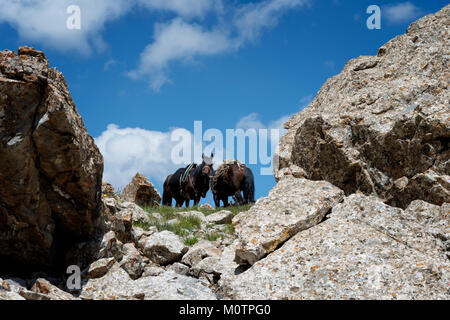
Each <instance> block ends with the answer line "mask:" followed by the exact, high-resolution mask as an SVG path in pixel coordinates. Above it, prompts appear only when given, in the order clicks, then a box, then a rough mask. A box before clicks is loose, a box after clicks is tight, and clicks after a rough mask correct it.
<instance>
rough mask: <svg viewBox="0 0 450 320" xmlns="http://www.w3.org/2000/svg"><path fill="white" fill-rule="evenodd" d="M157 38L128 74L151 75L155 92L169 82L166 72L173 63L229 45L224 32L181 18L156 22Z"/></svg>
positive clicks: (225, 47)
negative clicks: (203, 27) (209, 29)
mask: <svg viewBox="0 0 450 320" xmlns="http://www.w3.org/2000/svg"><path fill="white" fill-rule="evenodd" d="M154 38H155V40H154V42H153V43H152V44H150V45H148V46H147V47H146V48H145V50H144V51H143V52H142V54H141V58H140V63H139V66H138V68H137V69H136V70H134V71H131V72H130V73H129V76H130V77H132V78H134V79H137V78H140V77H142V76H149V77H150V84H151V87H152V88H153V89H154V90H156V91H158V90H159V89H160V88H161V86H162V85H164V84H165V83H166V82H168V81H169V80H168V78H167V77H166V73H165V72H166V69H167V67H168V64H169V63H170V62H172V61H176V60H186V59H192V58H194V57H195V56H199V55H202V56H207V55H214V54H218V53H220V52H223V51H225V50H227V49H228V48H229V47H230V43H229V39H228V38H227V36H226V35H225V34H224V33H223V32H222V31H220V30H211V31H205V30H203V29H202V27H201V26H200V25H198V24H188V23H186V22H184V21H183V20H181V19H180V18H176V19H174V20H172V21H171V22H170V23H167V24H158V25H156V26H155V36H154Z"/></svg>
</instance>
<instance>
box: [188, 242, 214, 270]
mask: <svg viewBox="0 0 450 320" xmlns="http://www.w3.org/2000/svg"><path fill="white" fill-rule="evenodd" d="M221 254H222V251H221V250H220V249H219V248H217V247H216V246H215V245H214V244H213V243H211V242H210V241H207V240H201V241H199V242H197V243H196V244H194V245H193V246H192V247H191V248H189V250H188V252H187V253H186V254H185V255H184V256H183V259H181V262H182V263H184V264H185V265H188V266H191V267H193V266H195V265H197V264H198V263H200V262H201V261H202V260H203V259H205V258H207V257H215V258H220V256H221Z"/></svg>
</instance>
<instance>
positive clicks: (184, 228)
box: [134, 205, 252, 246]
mask: <svg viewBox="0 0 450 320" xmlns="http://www.w3.org/2000/svg"><path fill="white" fill-rule="evenodd" d="M251 206H252V205H245V206H234V207H227V208H217V209H200V208H199V207H192V208H170V207H160V208H155V207H144V208H143V209H144V210H145V211H146V212H147V213H148V216H149V220H148V221H138V222H136V223H134V225H135V226H137V227H140V228H142V229H144V230H149V228H150V227H156V229H157V230H158V232H161V231H164V230H167V231H170V232H173V233H175V234H176V235H178V236H180V237H182V238H183V240H184V243H185V244H186V245H189V246H191V245H194V244H195V243H197V242H198V241H199V240H200V239H199V238H202V239H203V238H204V239H206V240H209V241H216V240H217V239H219V238H223V237H224V236H225V235H226V234H229V235H232V234H234V229H233V226H232V225H231V224H229V225H224V228H223V231H221V232H217V231H210V232H209V233H207V234H206V235H205V234H204V232H203V231H201V230H202V221H201V220H200V218H198V217H196V216H191V215H183V214H180V212H181V213H183V212H189V211H199V212H202V213H203V214H204V215H205V216H208V215H210V214H212V213H215V212H218V211H221V210H229V211H231V212H232V213H233V215H237V214H238V213H240V212H243V211H247V210H249V209H250V208H251ZM154 213H159V215H160V216H161V217H160V218H158V217H157V215H155V216H153V214H154ZM171 220H172V221H171ZM175 220H176V221H175ZM169 221H170V223H169ZM212 227H214V224H210V225H208V226H206V228H207V229H210V228H212ZM200 235H202V236H200Z"/></svg>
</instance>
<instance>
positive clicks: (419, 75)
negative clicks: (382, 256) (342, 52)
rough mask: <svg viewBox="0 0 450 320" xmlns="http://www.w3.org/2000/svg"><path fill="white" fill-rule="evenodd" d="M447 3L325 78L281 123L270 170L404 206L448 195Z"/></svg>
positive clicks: (445, 199)
mask: <svg viewBox="0 0 450 320" xmlns="http://www.w3.org/2000/svg"><path fill="white" fill-rule="evenodd" d="M449 10H450V6H449V5H447V6H446V7H444V8H443V9H442V10H441V11H439V12H438V13H436V14H432V15H428V16H426V17H424V18H422V19H420V20H418V21H416V22H414V23H413V24H411V26H410V27H409V28H408V30H407V32H406V34H404V35H401V36H398V37H396V38H394V39H393V40H391V41H389V42H388V43H387V44H385V45H384V46H383V47H382V48H380V50H379V54H378V56H375V57H359V58H357V59H353V60H351V61H349V62H348V63H347V65H346V66H345V68H344V69H343V70H342V72H341V73H340V74H339V75H337V76H335V77H333V78H330V79H329V80H328V81H327V82H326V83H325V85H324V86H323V87H322V88H321V89H320V91H319V92H318V94H317V96H316V97H315V99H314V100H313V102H312V103H311V104H310V105H309V106H308V107H307V108H305V109H304V110H303V111H302V112H300V113H299V114H297V115H295V116H294V117H293V118H292V119H290V120H289V121H288V122H287V123H286V124H285V127H286V129H288V132H287V133H286V135H285V136H284V137H283V138H282V139H281V141H280V144H279V148H278V151H277V153H276V156H275V160H276V161H275V163H274V171H275V176H276V177H277V178H278V179H280V178H281V177H282V176H283V175H284V174H286V173H287V174H289V171H292V172H299V171H304V173H305V174H303V176H304V177H306V178H308V179H311V180H326V181H329V182H331V183H332V184H334V185H335V186H337V187H339V188H341V189H342V190H344V191H345V193H346V195H350V194H352V193H355V192H357V191H360V192H363V193H364V194H366V195H371V194H373V195H377V196H378V197H379V198H381V199H383V200H384V201H385V202H386V203H388V204H390V205H393V206H397V207H401V208H406V207H407V206H408V205H409V204H410V203H411V202H412V201H414V200H424V201H426V202H429V203H432V204H435V205H442V204H443V203H444V202H448V201H449V200H448V199H450V178H449V176H450V150H449V147H450V129H449V128H450V123H449V121H450V120H449V119H450V118H449V103H450V102H449V96H450V94H449V89H448V78H449V68H448V52H449V50H450V48H449V46H450V45H449V44H450V41H449V36H448V35H449V33H450V25H449V23H448V17H449V14H450V13H449ZM286 168H287V169H286ZM297 168H300V169H301V170H297ZM397 182H401V183H400V185H399V184H398V183H397Z"/></svg>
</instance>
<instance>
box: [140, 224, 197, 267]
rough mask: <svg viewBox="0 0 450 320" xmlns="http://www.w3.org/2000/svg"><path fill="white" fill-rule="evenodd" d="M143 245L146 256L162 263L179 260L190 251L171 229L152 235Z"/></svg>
mask: <svg viewBox="0 0 450 320" xmlns="http://www.w3.org/2000/svg"><path fill="white" fill-rule="evenodd" d="M143 247H144V248H143V252H144V254H145V256H147V257H148V258H150V260H151V261H153V262H155V263H158V264H160V265H165V264H168V263H171V262H175V261H178V260H180V259H181V257H182V256H183V254H185V253H186V252H187V251H188V248H187V247H186V246H185V245H184V244H183V242H182V241H181V239H180V238H179V237H178V236H177V235H176V234H174V233H172V232H170V231H161V232H159V233H156V234H154V235H151V236H150V237H148V238H147V239H146V240H145V243H144V246H143Z"/></svg>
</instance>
